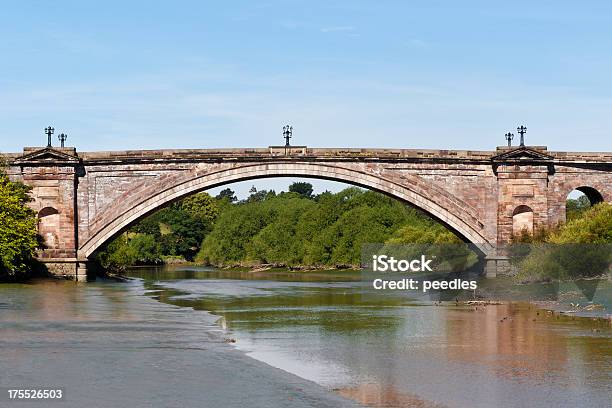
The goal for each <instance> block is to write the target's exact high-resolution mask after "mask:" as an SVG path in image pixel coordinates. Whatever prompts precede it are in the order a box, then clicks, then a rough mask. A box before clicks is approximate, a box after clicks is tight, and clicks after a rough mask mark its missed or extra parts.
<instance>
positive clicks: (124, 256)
mask: <svg viewBox="0 0 612 408" xmlns="http://www.w3.org/2000/svg"><path fill="white" fill-rule="evenodd" d="M236 201H237V200H236V199H235V196H234V193H233V192H232V191H231V190H229V189H226V190H224V191H222V192H221V194H219V195H218V196H217V197H215V198H212V197H210V196H209V195H208V194H206V193H201V194H198V195H196V196H194V197H191V198H188V199H186V200H184V201H182V202H179V203H176V204H173V205H172V206H170V207H168V208H166V209H163V210H161V211H159V212H157V213H155V214H153V215H152V216H150V217H148V218H146V219H144V220H142V221H141V222H139V223H138V224H136V225H135V226H133V227H132V228H130V229H129V230H128V231H127V232H126V233H124V234H123V235H122V236H120V237H119V238H117V239H116V240H115V241H113V242H112V243H111V244H109V245H108V246H107V248H106V249H105V250H104V251H102V252H100V253H99V254H98V257H97V259H98V261H99V262H100V263H101V264H102V266H103V267H105V268H108V269H121V268H123V267H125V266H130V265H142V264H157V263H163V262H164V259H167V257H173V259H176V258H177V257H182V258H184V259H186V260H190V261H191V260H195V261H196V262H199V263H204V264H209V265H214V266H237V265H244V266H255V265H262V264H276V265H286V266H299V265H302V266H337V265H359V264H360V252H361V245H362V244H363V243H371V242H380V243H384V242H387V241H389V242H392V243H395V244H400V243H408V242H420V243H422V242H428V243H433V242H436V243H442V242H443V243H450V242H460V240H459V239H458V238H457V237H456V236H455V235H453V234H452V233H451V232H449V231H448V230H446V229H445V228H444V227H443V226H442V225H440V224H438V223H437V222H435V221H433V220H432V219H430V218H429V217H427V216H426V215H424V214H423V213H422V212H420V211H418V210H415V209H413V208H410V207H407V206H406V205H404V204H402V203H400V202H399V201H397V200H394V199H392V198H389V197H387V196H385V195H382V194H379V193H375V192H372V191H365V190H362V189H359V188H347V189H345V190H343V191H341V192H339V193H336V194H332V193H329V192H325V193H322V194H319V195H314V194H313V190H312V185H310V184H309V183H294V184H292V185H291V186H290V187H289V192H283V193H280V194H276V193H275V192H274V191H267V190H260V191H257V190H255V189H252V190H251V195H250V196H249V197H248V198H247V199H245V200H243V201H240V202H236ZM196 254H197V255H196Z"/></svg>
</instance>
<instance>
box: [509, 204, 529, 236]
mask: <svg viewBox="0 0 612 408" xmlns="http://www.w3.org/2000/svg"><path fill="white" fill-rule="evenodd" d="M524 233H528V234H529V235H532V234H533V209H532V208H531V207H529V206H528V205H519V206H518V207H516V208H515V209H514V211H512V235H513V236H515V237H516V236H519V235H521V234H524Z"/></svg>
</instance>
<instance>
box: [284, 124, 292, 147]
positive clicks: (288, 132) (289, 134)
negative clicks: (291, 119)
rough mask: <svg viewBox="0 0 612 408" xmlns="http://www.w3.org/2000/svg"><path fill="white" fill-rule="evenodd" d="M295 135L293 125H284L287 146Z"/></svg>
mask: <svg viewBox="0 0 612 408" xmlns="http://www.w3.org/2000/svg"><path fill="white" fill-rule="evenodd" d="M292 137H293V126H289V125H286V126H283V138H284V139H285V147H289V139H291V138H292Z"/></svg>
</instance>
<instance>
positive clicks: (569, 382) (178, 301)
mask: <svg viewBox="0 0 612 408" xmlns="http://www.w3.org/2000/svg"><path fill="white" fill-rule="evenodd" d="M130 273H131V275H132V276H136V277H140V278H142V279H144V284H145V289H146V290H147V295H148V296H151V297H153V298H155V299H158V300H159V301H161V302H163V303H169V304H172V305H176V306H181V307H189V308H194V309H201V310H207V311H210V312H212V313H213V314H215V315H217V316H219V320H218V324H219V325H220V326H221V327H223V328H224V329H225V330H227V336H228V337H231V338H234V339H235V340H236V343H235V344H236V347H238V348H239V349H241V350H244V351H245V352H247V353H248V354H249V355H250V356H252V357H254V358H256V359H258V360H261V361H264V362H266V363H268V364H270V365H272V366H275V367H278V368H281V369H283V370H285V371H288V372H291V373H293V374H296V375H298V376H300V377H302V378H305V379H309V380H312V381H314V382H316V383H318V384H321V385H323V386H324V387H326V388H328V389H332V390H334V391H335V392H337V393H339V394H341V395H343V396H345V397H348V398H351V399H354V400H356V401H358V402H360V403H362V404H366V405H370V406H376V407H404V406H405V407H572V408H575V407H606V406H610V405H609V404H610V396H611V395H612V385H611V384H612V382H611V380H612V378H611V377H612V332H611V330H610V325H609V320H608V321H606V320H602V319H592V318H587V319H585V318H573V317H565V316H558V315H557V314H550V313H547V312H544V311H542V310H538V309H536V308H535V307H533V306H530V305H529V304H525V303H516V304H505V305H498V306H486V307H469V306H461V305H456V304H455V303H454V302H451V303H445V304H442V305H435V304H433V303H431V302H422V301H415V300H410V299H408V298H406V297H404V296H403V295H402V296H397V295H395V296H394V295H389V294H388V292H387V293H386V294H385V295H383V296H380V297H378V298H372V297H368V298H367V299H364V298H363V297H362V293H361V290H360V288H359V285H358V282H357V281H358V279H359V274H358V273H354V272H329V273H325V272H316V273H299V272H298V273H291V272H285V273H277V272H275V273H265V272H258V273H253V272H237V271H218V270H212V269H207V268H203V267H170V268H162V269H136V270H133V271H131V272H130ZM608 292H609V290H608ZM604 303H605V302H604ZM600 314H601V312H600ZM604 314H605V313H604Z"/></svg>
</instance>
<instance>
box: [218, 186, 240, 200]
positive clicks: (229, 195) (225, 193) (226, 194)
mask: <svg viewBox="0 0 612 408" xmlns="http://www.w3.org/2000/svg"><path fill="white" fill-rule="evenodd" d="M215 198H216V199H217V200H227V201H229V202H230V203H233V202H235V201H238V198H236V193H235V192H234V191H233V190H231V189H229V188H226V189H223V190H221V191H220V192H219V194H217V195H216V196H215Z"/></svg>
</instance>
